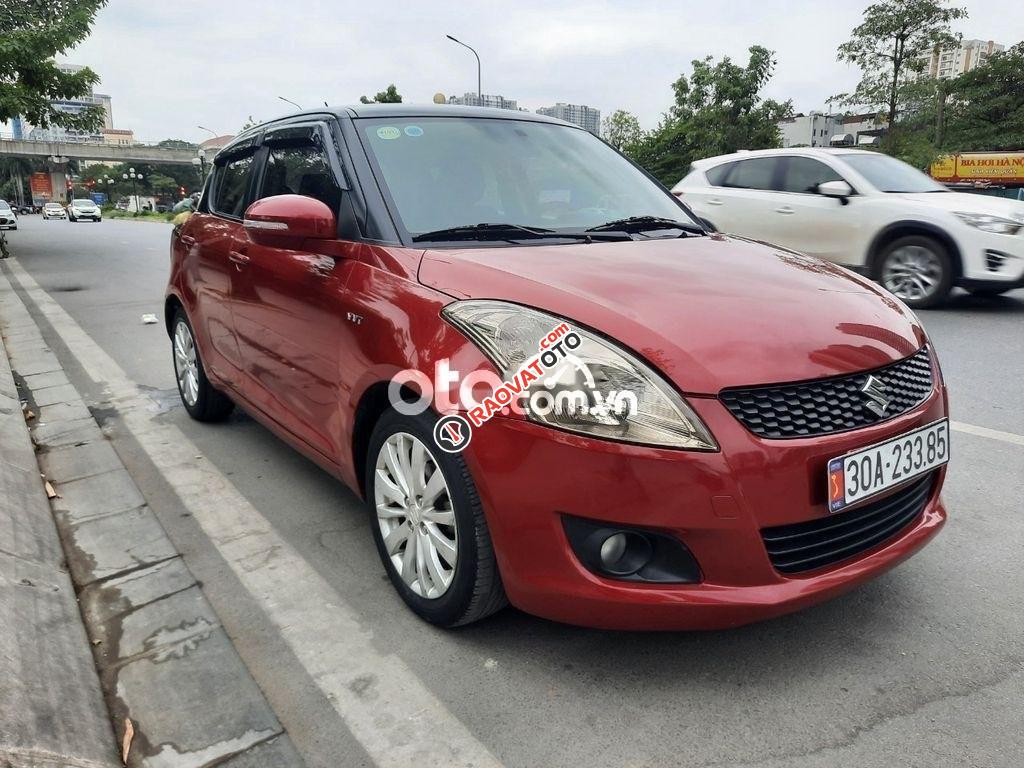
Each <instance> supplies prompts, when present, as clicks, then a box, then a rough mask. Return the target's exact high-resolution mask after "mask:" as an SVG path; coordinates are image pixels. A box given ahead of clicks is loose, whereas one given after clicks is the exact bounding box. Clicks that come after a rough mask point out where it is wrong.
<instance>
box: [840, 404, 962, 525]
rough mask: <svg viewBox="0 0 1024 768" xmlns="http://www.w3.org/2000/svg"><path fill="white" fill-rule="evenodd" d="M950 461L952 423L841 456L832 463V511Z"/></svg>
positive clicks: (943, 421) (941, 423) (944, 422)
mask: <svg viewBox="0 0 1024 768" xmlns="http://www.w3.org/2000/svg"><path fill="white" fill-rule="evenodd" d="M947 461H949V421H948V420H947V419H942V420H940V421H935V422H932V423H931V424H929V425H928V426H926V427H920V428H919V429H915V430H914V431H913V432H907V433H906V434H904V435H900V436H899V437H894V438H892V439H891V440H886V441H885V442H884V443H878V444H877V445H872V446H870V447H868V448H862V449H861V450H859V451H854V452H853V453H848V454H846V455H845V456H838V457H836V458H834V459H831V460H830V461H829V463H828V478H827V479H828V510H829V512H838V511H840V510H841V509H845V508H846V507H848V506H849V505H850V504H853V503H855V502H858V501H863V500H864V499H868V498H871V497H872V496H875V495H876V494H879V493H881V492H882V491H885V490H887V489H889V488H892V487H893V486H896V485H900V484H902V483H905V482H906V481H907V480H911V479H913V478H915V477H917V476H919V475H923V474H924V473H925V472H928V471H929V470H932V469H935V468H936V467H940V466H942V465H943V464H945V463H946V462H947Z"/></svg>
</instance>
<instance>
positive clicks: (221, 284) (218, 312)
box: [182, 143, 256, 383]
mask: <svg viewBox="0 0 1024 768" xmlns="http://www.w3.org/2000/svg"><path fill="white" fill-rule="evenodd" d="M255 152H256V145H255V143H250V144H248V145H246V146H243V147H239V148H238V149H237V150H236V151H234V152H233V153H232V154H230V155H228V156H225V157H218V158H217V161H216V163H215V165H214V168H213V174H212V176H211V178H210V182H209V187H208V194H207V196H206V197H207V199H205V200H203V204H202V205H201V207H200V210H199V211H198V212H197V213H195V214H194V215H193V216H192V217H191V218H190V219H189V221H188V224H187V226H186V227H185V228H184V229H183V230H182V242H183V244H184V245H185V246H186V247H188V248H193V249H194V252H195V256H196V258H195V265H196V272H197V274H196V275H195V279H194V280H192V284H193V285H195V286H196V296H195V304H196V312H195V314H196V316H195V317H194V318H192V320H193V325H196V326H197V327H196V328H195V330H196V333H198V334H201V335H203V336H205V339H203V341H206V342H207V343H206V344H205V345H204V348H203V349H204V352H206V353H207V354H206V358H207V359H206V361H205V362H206V364H207V365H208V366H209V367H210V368H211V369H212V370H213V372H214V374H215V375H216V376H218V377H219V378H221V379H225V380H228V381H231V382H234V383H237V381H238V379H239V376H237V375H232V374H233V373H235V374H237V373H240V372H241V371H242V370H243V365H242V357H241V354H240V351H239V347H238V343H237V342H236V340H235V328H234V320H233V315H232V310H231V302H232V298H233V297H232V295H231V294H232V277H233V275H234V273H235V272H236V270H237V266H238V265H237V264H236V262H237V260H238V258H239V248H240V247H242V245H243V244H244V241H245V233H244V232H243V230H242V214H243V213H244V211H245V208H246V206H247V204H248V201H249V198H250V186H251V183H252V178H253V167H254V159H255V158H254V155H255Z"/></svg>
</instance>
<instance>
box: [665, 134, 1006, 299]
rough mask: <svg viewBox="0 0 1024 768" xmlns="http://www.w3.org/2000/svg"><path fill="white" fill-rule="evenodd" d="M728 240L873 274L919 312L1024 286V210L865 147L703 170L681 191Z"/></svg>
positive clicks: (733, 160)
mask: <svg viewBox="0 0 1024 768" xmlns="http://www.w3.org/2000/svg"><path fill="white" fill-rule="evenodd" d="M672 192H673V193H674V194H676V195H678V196H679V197H680V198H681V199H682V200H683V202H684V203H686V204H687V205H688V206H689V207H690V208H691V209H692V210H693V211H694V213H696V214H697V215H698V216H700V217H701V218H702V219H704V220H705V222H707V223H708V224H710V225H711V226H712V227H714V228H715V229H718V230H720V231H722V232H728V233H731V234H736V235H739V236H741V237H748V238H751V239H753V240H761V241H764V242H767V243H772V244H774V245H777V246H780V247H784V248H790V249H792V250H795V251H800V252H802V253H805V254H808V255H811V256H817V257H820V258H822V259H826V260H828V261H834V262H837V263H839V264H843V265H845V266H847V267H850V268H851V269H854V270H857V271H859V272H863V273H865V274H867V275H870V276H871V277H873V278H874V279H876V280H878V281H879V282H881V283H882V284H883V285H884V286H885V287H886V288H888V289H889V290H890V291H892V292H893V293H894V294H896V295H897V296H898V297H899V298H901V299H902V300H903V301H905V302H906V303H907V304H909V305H910V306H912V307H915V308H921V307H930V306H934V305H936V304H938V303H940V302H942V300H943V299H945V297H946V295H947V294H948V293H949V290H950V288H951V287H952V286H954V285H959V286H962V287H964V288H966V289H967V290H969V291H972V292H975V293H986V294H999V293H1005V292H1006V291H1009V290H1011V289H1013V288H1019V287H1021V286H1024V203H1021V202H1015V201H1013V200H1007V199H1003V198H996V197H988V196H983V195H972V194H965V193H960V192H950V191H949V190H947V189H946V188H945V187H943V186H941V185H939V184H937V183H936V182H935V181H933V180H932V179H930V178H929V177H928V176H926V175H925V174H923V173H921V172H920V171H918V170H916V169H915V168H913V167H911V166H909V165H907V164H906V163H904V162H902V161H900V160H896V159H895V158H892V157H889V156H888V155H882V154H879V153H877V152H867V151H865V150H860V149H767V150H761V151H757V152H738V153H735V154H732V155H722V156H721V157H712V158H709V159H707V160H699V161H697V162H695V163H694V164H693V165H692V166H691V169H690V173H689V174H687V175H686V177H685V178H684V179H683V180H682V181H680V182H679V183H678V184H676V186H675V187H674V188H673V189H672Z"/></svg>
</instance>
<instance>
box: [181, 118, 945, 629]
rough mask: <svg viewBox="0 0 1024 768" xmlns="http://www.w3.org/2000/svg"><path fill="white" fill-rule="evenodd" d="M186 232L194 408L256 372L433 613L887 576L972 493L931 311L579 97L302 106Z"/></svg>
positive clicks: (703, 617) (467, 614) (657, 599)
mask: <svg viewBox="0 0 1024 768" xmlns="http://www.w3.org/2000/svg"><path fill="white" fill-rule="evenodd" d="M171 257H172V269H171V276H170V284H169V288H168V291H167V297H166V308H165V315H166V323H167V329H168V332H169V335H170V337H171V342H172V351H173V361H174V369H175V373H176V377H177V381H178V387H179V390H180V393H181V398H182V401H183V402H184V406H185V408H186V409H187V411H188V413H189V414H190V415H191V416H192V417H193V418H195V419H198V420H200V421H212V420H217V419H223V418H224V417H225V416H227V414H228V413H229V412H230V411H231V409H232V407H233V405H234V404H236V403H237V404H238V405H240V406H242V407H243V408H244V409H245V410H246V411H247V412H248V413H250V414H251V415H252V416H253V417H254V418H255V419H257V420H258V421H260V422H262V423H263V424H264V425H266V426H267V427H268V428H269V429H270V430H272V431H273V432H275V433H276V434H277V435H279V436H280V437H281V438H282V439H283V440H285V441H287V442H288V443H290V444H291V445H292V446H294V447H295V448H297V449H298V450H300V451H301V452H302V453H304V454H305V455H306V456H308V457H310V458H311V459H312V460H314V461H316V462H317V463H319V464H320V465H321V466H322V467H323V468H324V469H326V470H327V471H328V472H330V473H332V474H333V475H335V476H337V477H338V478H340V479H341V480H342V481H343V482H344V483H345V484H346V485H348V486H349V487H350V488H351V489H352V490H353V491H354V492H355V493H357V494H358V495H359V496H360V497H362V498H363V499H365V501H366V506H367V510H368V522H369V525H370V528H371V531H372V535H373V539H374V541H375V544H376V548H377V549H378V551H379V554H380V558H381V561H382V563H383V567H384V569H385V570H386V572H387V574H388V576H389V577H390V580H391V582H392V584H393V585H394V587H395V589H396V590H397V592H398V594H399V595H400V596H401V597H402V599H403V600H404V601H405V602H406V603H407V604H408V606H409V607H410V608H411V609H412V610H413V611H415V612H416V613H417V614H419V615H420V616H421V617H423V618H424V619H426V620H428V621H430V622H433V623H435V624H439V625H442V626H456V625H461V624H466V623H469V622H472V621H476V620H478V619H481V618H483V617H484V616H487V615H488V614H491V613H493V612H494V611H497V610H499V609H500V608H501V607H502V606H504V605H505V604H506V603H509V602H510V603H511V604H512V605H514V606H516V607H518V608H521V609H522V610H524V611H528V612H530V613H533V614H536V615H539V616H544V617H547V618H551V619H555V620H559V621H565V622H572V623H576V624H583V625H589V626H596V627H608V628H632V629H640V628H644V629H691V628H716V627H731V626H736V625H740V624H743V623H746V622H750V621H754V620H758V619H764V618H768V617H772V616H776V615H779V614H783V613H786V612H789V611H793V610H796V609H799V608H802V607H804V606H808V605H811V604H813V603H816V602H819V601H822V600H825V599H827V598H831V597H834V596H836V595H838V594H841V593H843V592H845V591H847V590H849V589H851V588H853V587H855V586H856V585H858V584H860V583H862V582H864V581H865V580H867V579H869V578H872V577H874V576H877V575H878V574H880V573H882V572H883V571H885V570H887V569H889V568H891V567H892V566H894V565H896V564H897V563H899V562H900V561H902V560H904V559H906V558H907V557H908V556H910V555H911V554H913V553H914V552H916V551H917V550H919V549H920V548H921V547H922V546H924V545H925V543H927V542H928V541H929V540H930V539H931V538H932V537H933V536H934V535H935V534H936V533H937V532H938V531H939V529H940V528H941V527H942V525H943V523H944V521H945V517H946V513H945V510H944V508H943V504H942V501H941V499H940V495H939V494H940V489H941V487H942V482H943V479H944V476H945V471H946V468H945V465H946V462H947V460H948V457H949V450H950V449H949V430H948V423H947V397H946V390H945V387H944V385H943V383H942V378H941V373H940V370H939V366H938V362H937V360H936V357H935V351H934V349H933V348H932V347H931V345H930V344H929V341H928V337H927V335H926V334H925V331H924V329H923V328H922V327H921V325H920V323H919V322H918V320H917V318H916V317H915V316H914V314H913V313H912V312H911V311H910V310H908V309H907V307H906V306H905V305H904V304H902V303H901V302H900V301H899V300H898V299H896V298H894V297H893V296H892V295H891V294H890V293H888V292H886V291H885V290H884V289H882V288H880V287H878V286H875V285H874V284H872V283H871V282H869V281H868V280H866V279H864V278H862V277H859V276H857V275H855V274H853V273H852V272H849V271H846V270H844V269H843V268H841V267H838V266H835V265H832V264H829V263H826V262H824V261H819V260H817V259H814V258H810V257H807V256H803V255H800V254H797V253H794V252H791V251H787V250H783V249H779V248H772V247H768V246H765V245H760V244H756V243H752V242H748V241H745V240H741V239H734V238H730V237H728V236H724V235H721V234H717V233H709V232H707V231H705V230H704V229H703V228H702V227H701V226H700V224H699V223H698V220H697V219H696V218H695V217H694V216H693V215H691V214H690V212H689V211H688V209H687V208H686V207H685V206H684V205H683V203H682V202H680V201H679V200H677V199H676V198H674V197H673V196H672V195H671V194H670V193H669V192H668V191H667V190H666V189H665V188H664V187H662V186H661V185H659V184H658V183H656V182H655V181H653V180H652V179H651V178H650V177H649V176H648V175H647V174H646V173H644V172H643V171H642V170H640V169H639V168H638V167H636V166H635V165H633V164H632V163H631V162H630V161H629V160H627V159H626V158H624V157H622V156H621V155H619V154H618V153H616V152H615V151H614V150H613V149H611V148H610V147H609V146H607V145H606V144H604V143H603V142H602V141H601V140H600V139H598V138H596V137H595V136H593V135H591V134H589V133H587V132H586V131H584V130H582V129H580V128H577V127H576V126H572V125H569V124H567V123H563V122H560V121H558V120H553V119H549V118H546V117H542V116H538V115H531V114H526V113H522V112H505V111H501V110H489V109H478V108H461V107H456V106H447V105H445V106H441V105H439V106H426V107H418V106H409V105H374V106H363V105H361V106H355V107H348V108H342V109H337V110H323V111H311V112H303V113H300V114H296V115H293V116H290V117H286V118H283V119H280V120H275V121H273V122H269V123H266V124H264V125H261V126H258V127H255V128H252V129H249V130H247V131H246V132H244V133H243V134H241V135H240V136H238V137H237V138H236V139H235V140H234V141H233V143H232V144H231V145H230V146H227V147H226V148H224V149H223V150H222V151H221V152H220V153H219V154H218V155H217V157H216V159H215V162H214V167H213V171H212V173H211V175H210V177H209V179H208V180H207V183H206V187H205V190H204V193H203V196H202V199H201V201H200V204H199V206H198V209H197V211H196V212H195V213H194V214H193V215H192V216H191V217H190V218H189V219H188V220H187V222H185V223H183V224H181V225H179V226H178V227H177V228H176V229H175V230H174V232H173V234H172V239H171ZM296 513H297V514H300V513H301V512H299V511H297V512H296Z"/></svg>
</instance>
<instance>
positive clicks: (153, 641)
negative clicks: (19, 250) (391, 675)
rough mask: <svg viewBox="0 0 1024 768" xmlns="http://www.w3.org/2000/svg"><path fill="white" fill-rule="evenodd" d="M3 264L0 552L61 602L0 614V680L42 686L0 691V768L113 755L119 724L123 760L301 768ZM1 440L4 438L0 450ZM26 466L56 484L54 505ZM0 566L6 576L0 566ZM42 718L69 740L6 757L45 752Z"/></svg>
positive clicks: (45, 766)
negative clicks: (12, 550) (12, 545)
mask: <svg viewBox="0 0 1024 768" xmlns="http://www.w3.org/2000/svg"><path fill="white" fill-rule="evenodd" d="M0 264H2V263H0ZM10 274H11V272H10V271H9V270H8V268H7V267H6V266H0V332H2V334H3V336H4V344H3V345H0V369H2V370H0V374H5V375H6V378H5V379H4V381H6V390H3V387H4V386H5V385H4V384H3V383H2V382H0V390H2V391H4V393H5V394H6V393H7V392H10V393H12V394H13V397H10V398H7V399H4V400H3V401H2V402H3V404H4V405H3V407H4V408H5V409H7V405H8V403H10V408H9V410H10V412H11V414H10V415H9V416H5V417H4V418H5V421H4V422H3V425H4V428H3V430H2V432H0V438H2V439H0V457H6V456H7V455H8V453H10V454H11V455H12V457H16V458H17V462H18V464H17V469H18V471H19V472H20V473H21V474H20V475H18V477H17V479H18V481H19V482H20V485H19V484H15V483H12V482H8V481H7V478H6V474H5V475H3V476H0V482H2V483H3V485H2V487H3V488H4V490H5V493H4V501H3V502H0V549H3V542H4V541H10V540H13V541H15V542H16V543H18V542H20V546H21V549H22V550H24V551H26V552H29V553H35V554H36V556H37V557H42V556H43V555H45V556H46V557H47V558H49V561H50V562H52V563H54V566H53V567H54V569H55V570H56V573H57V575H58V576H59V578H60V579H61V581H60V584H61V594H62V596H63V598H64V603H62V608H63V613H60V614H56V613H55V614H54V615H52V616H47V617H46V620H45V621H42V620H37V619H35V616H37V615H39V614H40V610H39V609H38V608H36V607H35V603H32V604H31V605H30V606H28V608H24V609H22V612H23V613H24V614H25V616H26V618H25V619H20V620H19V619H18V616H17V615H16V614H10V616H11V619H12V620H11V621H8V622H6V623H7V624H8V625H10V626H15V627H16V628H17V629H16V631H15V633H14V634H13V635H12V634H11V633H6V634H0V643H4V644H6V643H13V644H14V645H13V652H14V653H20V654H22V655H24V656H25V657H26V658H25V659H22V658H21V657H19V656H15V655H11V653H10V652H9V651H8V649H7V648H6V646H3V651H4V653H3V654H2V655H0V686H4V685H5V681H6V680H10V681H12V682H13V683H15V685H17V686H23V687H25V688H26V689H28V690H32V691H35V690H36V689H42V691H41V692H40V695H39V696H37V697H36V698H31V697H27V696H22V697H21V698H20V699H13V698H10V697H9V696H8V694H7V689H6V688H0V691H2V693H0V768H8V764H7V763H5V762H4V758H7V759H8V760H9V761H10V764H11V766H13V768H22V766H25V767H26V768H28V767H33V768H34V767H35V766H38V767H39V768H55V767H56V766H58V765H59V766H71V767H72V768H94V767H95V768H106V767H107V766H115V765H121V764H122V763H121V760H120V756H119V755H118V754H116V752H115V750H120V748H121V745H122V743H123V739H124V738H125V732H126V729H127V727H128V726H127V724H128V723H129V722H130V723H131V731H132V737H131V743H132V746H131V749H130V751H129V753H128V760H127V764H128V765H129V766H139V767H141V766H148V767H152V768H207V767H211V766H214V765H216V766H221V767H222V768H246V767H248V766H254V767H255V766H260V767H261V768H279V767H280V768H293V767H294V768H300V767H301V766H302V764H303V763H302V759H301V757H300V756H299V755H298V754H297V752H296V751H295V749H294V747H293V746H292V744H291V740H290V739H289V738H288V736H287V734H285V733H284V730H283V728H282V726H281V724H280V722H279V721H278V719H277V717H276V715H275V714H274V712H273V711H272V709H271V708H270V706H269V704H268V703H267V701H266V699H265V698H264V696H263V693H262V691H261V690H260V688H259V686H258V685H257V684H256V682H255V680H253V678H252V676H251V674H250V673H249V670H248V668H247V667H246V666H245V664H244V662H243V661H242V659H241V657H239V655H238V652H237V651H236V650H235V647H234V645H233V644H232V642H231V639H230V638H229V637H228V636H227V634H226V632H225V631H224V629H223V628H222V627H221V625H220V621H219V619H218V618H217V615H216V613H215V612H214V611H213V609H212V607H211V606H210V605H209V603H208V602H207V600H206V597H205V596H204V595H203V593H202V590H201V589H200V585H199V584H198V583H197V582H196V580H195V578H194V577H193V576H192V574H191V572H190V571H189V570H188V567H187V566H186V564H185V562H184V561H183V560H182V558H181V556H180V555H179V553H178V551H177V549H176V548H175V546H174V544H173V543H172V542H171V540H170V539H169V538H168V537H167V534H166V533H165V531H164V529H163V527H162V526H161V525H160V522H159V521H158V520H157V518H156V516H155V515H154V514H153V511H152V510H151V509H150V508H149V506H148V505H147V504H146V500H145V499H144V498H143V496H142V494H141V493H140V492H139V489H138V488H137V486H136V485H135V482H134V480H133V479H132V477H131V475H130V474H129V473H128V471H127V470H126V469H125V468H124V465H123V464H122V462H121V459H120V457H119V456H118V455H117V453H116V452H115V451H114V449H113V448H112V447H111V445H110V443H109V441H107V439H106V437H105V436H104V434H103V432H102V431H101V430H100V428H99V426H98V425H97V423H96V421H95V420H94V419H93V417H92V414H91V412H90V411H89V409H88V408H87V407H86V405H85V403H84V402H83V401H82V399H81V396H80V395H79V394H78V392H77V390H76V389H75V387H74V386H73V385H72V384H71V383H70V381H69V380H68V378H67V376H66V375H65V373H64V371H63V369H62V367H61V365H60V363H59V361H58V360H57V358H56V356H55V355H54V354H53V352H52V351H50V350H49V349H48V347H47V345H46V342H45V340H44V339H43V336H42V333H41V331H40V329H39V327H37V324H36V322H35V320H34V319H33V317H32V316H31V315H30V314H29V311H28V308H27V307H26V305H25V303H23V301H22V299H21V297H20V296H19V295H18V293H17V292H16V291H15V290H14V288H13V286H12V280H11V279H10V277H9V276H10ZM43 322H45V321H43ZM4 347H6V350H5V349H4ZM8 355H10V360H11V364H12V366H13V368H14V376H15V378H17V379H18V383H19V384H20V385H21V392H20V396H21V397H22V398H28V400H29V404H30V407H31V408H32V409H33V410H34V411H35V413H36V418H35V419H34V420H33V421H32V422H31V423H32V425H33V427H32V430H31V439H30V437H29V430H28V429H27V428H26V424H25V421H24V419H23V417H22V414H21V406H20V403H19V402H18V393H17V391H16V388H15V385H14V381H12V380H11V371H10V367H8ZM0 379H3V376H2V375H0ZM15 427H16V428H15ZM8 433H10V434H8ZM11 435H14V437H11ZM33 442H34V443H35V449H36V453H33V446H32V443H33ZM8 443H12V444H14V443H16V444H17V448H18V450H17V451H10V450H9V449H8V447H7V446H8ZM37 459H38V466H37V465H36V462H37ZM13 460H14V459H12V461H13ZM4 466H5V467H6V462H5V463H4ZM40 468H41V469H42V470H43V471H44V472H45V473H46V479H47V480H49V481H50V482H51V483H52V486H53V487H54V488H55V490H56V492H57V493H58V494H59V496H58V497H57V498H55V499H53V500H52V502H48V501H47V499H46V495H45V492H44V489H43V484H42V480H41V478H40V475H39V471H40ZM3 471H4V472H5V473H6V472H8V470H7V469H4V470H3ZM33 484H34V489H33ZM8 488H10V492H6V491H7V489H8ZM33 490H34V493H32V491H33ZM30 496H31V502H32V503H33V504H35V508H34V510H33V512H32V514H31V516H27V515H25V514H24V513H23V511H22V510H23V508H27V507H28V502H23V501H22V498H23V497H24V498H28V497H30ZM51 508H52V511H51ZM55 523H56V526H55ZM8 529H10V530H11V531H13V535H8ZM40 531H42V532H45V533H46V537H43V536H42V535H41V534H40V533H39V532H40ZM30 534H31V535H30ZM58 534H59V538H58ZM61 544H63V554H62V552H61ZM64 558H66V565H65V564H64ZM0 562H5V561H4V560H0ZM12 562H14V563H16V564H20V563H21V559H18V558H15V559H12ZM62 568H66V570H61V569H62ZM3 575H4V577H5V582H4V583H5V584H6V580H7V573H6V571H4V573H3ZM12 575H13V579H14V581H12V583H14V582H15V581H17V580H18V579H21V578H22V577H23V574H22V573H21V572H20V571H19V572H15V573H13V574H12ZM69 575H70V579H69ZM56 579H57V576H50V581H49V582H47V581H43V582H40V583H44V584H49V583H50V582H53V581H55V580H56ZM72 582H73V583H74V587H75V588H77V589H78V591H79V598H80V602H81V613H79V605H78V604H77V603H76V601H75V597H74V592H73V590H72V586H71V583H72ZM3 594H4V597H3V600H4V601H5V602H2V603H0V607H2V613H0V621H2V620H3V619H4V618H5V617H6V616H7V615H8V614H9V611H8V610H7V603H6V600H7V599H8V598H7V597H6V595H7V589H6V588H5V590H4V593H3ZM12 594H13V593H12ZM37 602H38V601H37ZM83 617H84V621H85V627H84V628H83V625H82V619H83ZM3 627H4V625H3V624H0V633H3V632H4V629H3ZM49 632H55V633H56V634H58V635H60V636H62V637H63V635H65V634H66V635H67V638H66V641H65V642H64V644H63V645H62V646H60V647H56V646H54V645H53V643H52V642H51V641H50V639H49V635H48V633H49ZM86 634H88V637H86ZM90 638H91V644H90ZM90 649H91V650H90ZM8 658H10V662H8ZM72 661H73V662H74V663H72ZM8 663H9V668H7V666H8ZM51 668H53V669H55V670H56V671H51ZM97 669H98V670H99V672H98V675H97V671H96V670H97ZM79 678H83V679H84V682H83V681H82V680H81V679H79ZM97 678H98V679H97ZM12 690H15V691H17V690H18V689H17V688H12ZM101 690H102V694H101ZM44 694H45V695H44ZM104 695H105V699H104ZM79 699H82V700H81V701H79ZM104 701H105V702H106V705H107V706H106V707H105V706H104ZM108 708H109V714H108ZM9 713H15V718H14V719H13V720H12V721H11V722H12V723H15V724H17V723H18V722H19V718H20V719H22V720H24V721H25V722H26V723H27V724H28V726H27V727H26V728H24V729H23V730H24V733H23V734H22V733H15V734H13V735H12V736H8V735H7V733H6V732H5V728H6V727H7V726H6V725H4V723H3V721H4V720H5V719H7V718H8V715H9ZM111 723H112V724H113V730H112V729H111ZM54 724H57V732H58V735H60V736H61V739H60V740H58V741H56V742H54V743H53V748H54V749H65V750H77V752H71V751H69V752H68V756H61V757H59V759H57V760H56V761H51V762H45V761H41V760H39V759H38V758H37V757H36V756H34V755H33V756H32V757H31V758H30V759H27V760H22V761H21V762H19V760H21V753H20V752H19V751H17V750H23V749H36V750H42V751H48V750H50V749H51V741H48V740H47V738H48V734H49V731H50V730H53V729H54V727H55V725H54ZM64 730H67V733H66V734H64V733H63V731H64ZM80 730H81V731H82V732H80ZM8 742H10V743H11V745H12V746H11V747H8ZM5 749H6V750H7V751H6V752H5V751H4V750H5ZM33 760H34V761H33Z"/></svg>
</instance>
